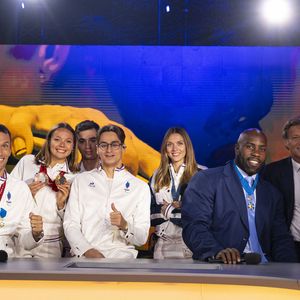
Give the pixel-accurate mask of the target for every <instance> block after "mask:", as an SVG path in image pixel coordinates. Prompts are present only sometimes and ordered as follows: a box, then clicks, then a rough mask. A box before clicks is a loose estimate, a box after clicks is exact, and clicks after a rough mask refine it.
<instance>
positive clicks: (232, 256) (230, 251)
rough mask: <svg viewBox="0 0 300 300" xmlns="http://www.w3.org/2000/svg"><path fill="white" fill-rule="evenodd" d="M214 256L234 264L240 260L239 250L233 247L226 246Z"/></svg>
mask: <svg viewBox="0 0 300 300" xmlns="http://www.w3.org/2000/svg"><path fill="white" fill-rule="evenodd" d="M216 258H218V259H222V260H223V262H224V264H236V263H239V262H241V255H240V252H239V250H237V249H235V248H226V249H223V250H221V251H220V252H219V253H218V254H217V255H216Z"/></svg>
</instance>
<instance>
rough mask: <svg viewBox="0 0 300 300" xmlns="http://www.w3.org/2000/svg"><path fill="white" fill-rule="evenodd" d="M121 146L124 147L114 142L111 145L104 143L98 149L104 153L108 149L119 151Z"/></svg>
mask: <svg viewBox="0 0 300 300" xmlns="http://www.w3.org/2000/svg"><path fill="white" fill-rule="evenodd" d="M121 146H123V144H122V143H119V142H112V143H110V144H108V143H105V142H102V143H100V144H99V145H98V147H99V148H100V149H101V150H103V151H105V150H107V149H108V147H111V149H112V150H119V149H120V148H121Z"/></svg>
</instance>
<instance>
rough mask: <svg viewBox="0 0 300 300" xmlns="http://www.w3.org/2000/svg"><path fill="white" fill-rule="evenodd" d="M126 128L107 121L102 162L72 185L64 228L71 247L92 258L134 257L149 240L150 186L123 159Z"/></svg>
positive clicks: (101, 134) (101, 142)
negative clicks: (138, 249) (131, 170)
mask: <svg viewBox="0 0 300 300" xmlns="http://www.w3.org/2000/svg"><path fill="white" fill-rule="evenodd" d="M124 141H125V134H124V131H123V130H122V129H121V128H120V127H118V126H115V125H108V126H104V127H103V128H102V129H101V130H100V132H99V134H98V138H97V144H98V146H97V148H98V149H97V152H98V155H99V158H100V161H101V163H100V164H99V167H98V168H97V169H94V170H92V171H88V172H84V173H82V174H79V175H78V176H77V177H76V178H75V179H74V182H73V184H72V188H71V193H70V197H69V202H68V205H67V208H66V213H65V219H64V230H65V234H66V237H67V239H68V241H69V243H70V245H71V250H72V252H73V253H74V254H75V255H76V256H78V257H81V256H85V257H87V258H101V257H106V258H135V257H136V256H137V251H136V250H135V247H134V246H140V245H143V244H144V243H145V242H146V241H147V237H148V232H149V228H150V189H149V187H148V185H147V184H146V183H145V182H143V181H142V180H140V179H138V178H136V177H135V176H133V175H132V174H131V173H129V172H128V171H127V170H126V169H125V167H124V166H123V164H122V155H123V153H124V151H125V144H124Z"/></svg>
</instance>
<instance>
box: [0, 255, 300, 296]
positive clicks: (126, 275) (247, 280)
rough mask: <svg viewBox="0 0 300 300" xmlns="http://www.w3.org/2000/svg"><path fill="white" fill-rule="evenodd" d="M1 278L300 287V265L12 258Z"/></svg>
mask: <svg viewBox="0 0 300 300" xmlns="http://www.w3.org/2000/svg"><path fill="white" fill-rule="evenodd" d="M0 279H1V280H61V281H120V282H177V283H178V282H180V283H207V284H238V285H254V286H269V287H282V288H291V289H297V290H300V264H283V263H269V264H261V265H245V264H239V265H225V264H209V263H203V262H199V261H193V260H192V259H185V260H180V259H176V260H172V259H168V260H152V259H135V260H117V259H84V258H81V259H78V258H61V259H45V260H42V259H16V258H15V259H9V260H8V262H7V263H0Z"/></svg>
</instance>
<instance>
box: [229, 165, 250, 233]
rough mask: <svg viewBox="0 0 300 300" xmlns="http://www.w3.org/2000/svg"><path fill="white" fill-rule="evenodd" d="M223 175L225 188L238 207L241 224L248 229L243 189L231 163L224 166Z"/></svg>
mask: <svg viewBox="0 0 300 300" xmlns="http://www.w3.org/2000/svg"><path fill="white" fill-rule="evenodd" d="M224 175H225V176H224V178H225V184H226V187H227V190H228V191H229V194H230V195H231V198H232V200H233V202H234V205H236V206H237V208H238V212H239V214H240V217H241V220H242V222H243V224H244V225H245V227H246V228H247V229H248V230H249V224H248V215H247V208H246V205H245V195H244V191H243V188H242V185H241V183H240V180H239V178H238V175H237V174H236V172H235V170H234V167H233V165H232V163H230V164H227V165H226V166H225V167H224Z"/></svg>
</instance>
